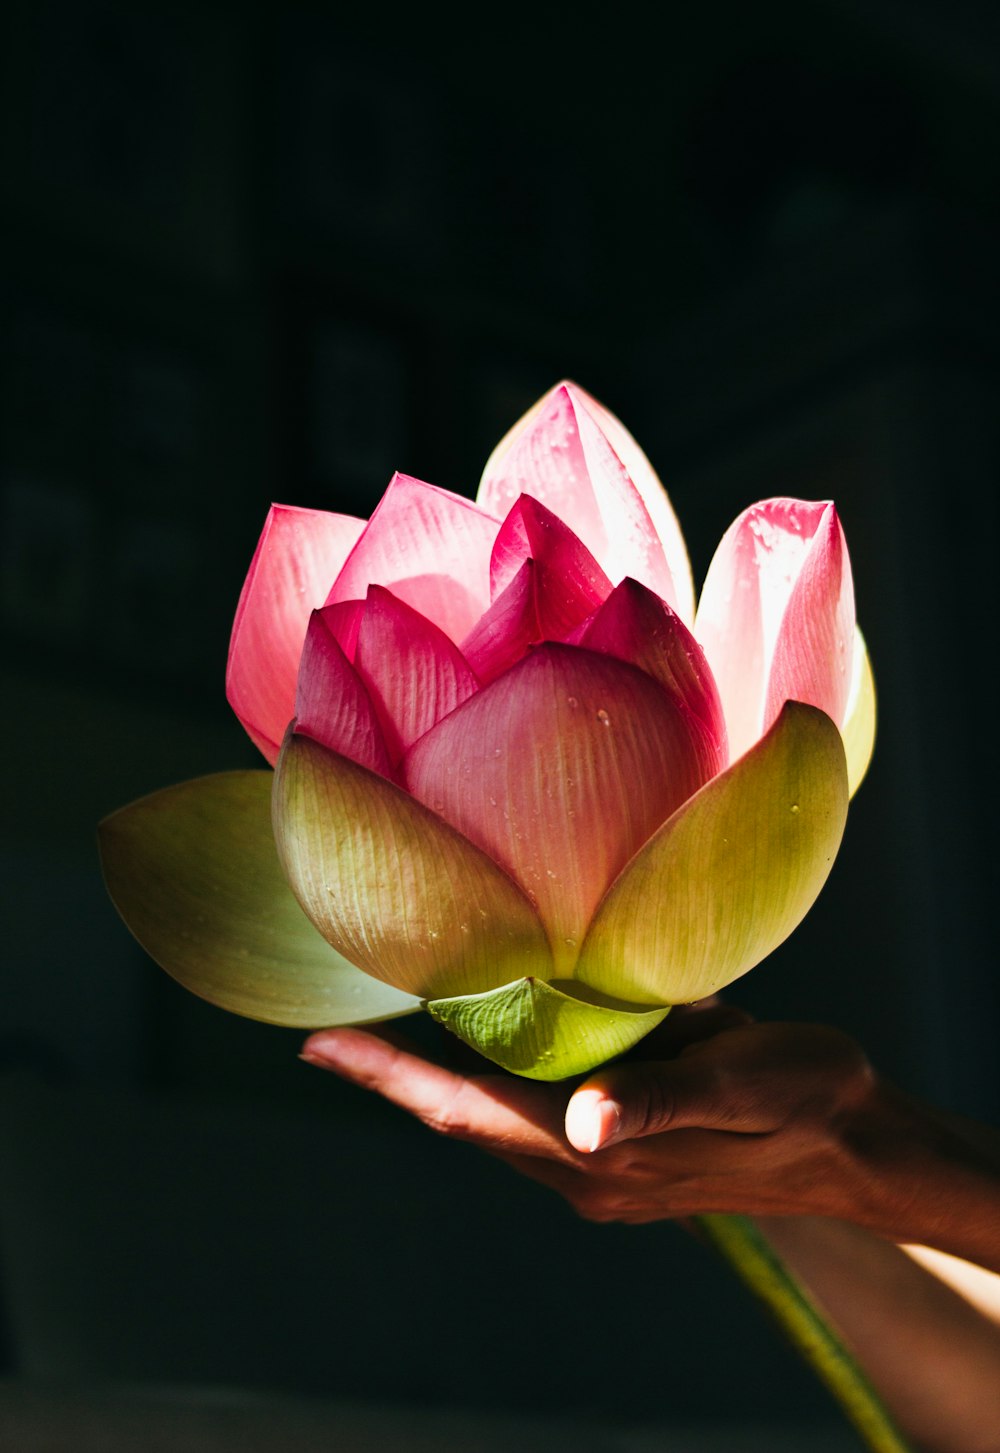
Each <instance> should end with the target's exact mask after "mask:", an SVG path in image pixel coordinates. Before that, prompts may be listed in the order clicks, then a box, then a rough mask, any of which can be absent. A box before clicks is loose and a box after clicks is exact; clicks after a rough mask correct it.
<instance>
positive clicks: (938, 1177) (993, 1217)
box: [822, 1086, 1000, 1273]
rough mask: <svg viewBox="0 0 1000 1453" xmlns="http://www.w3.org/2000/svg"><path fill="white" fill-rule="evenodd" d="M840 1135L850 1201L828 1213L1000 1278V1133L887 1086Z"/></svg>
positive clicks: (849, 1120) (852, 1117)
mask: <svg viewBox="0 0 1000 1453" xmlns="http://www.w3.org/2000/svg"><path fill="white" fill-rule="evenodd" d="M836 1134H837V1136H838V1141H839V1146H840V1150H841V1153H842V1154H843V1156H844V1157H845V1162H846V1164H847V1166H848V1173H847V1176H846V1178H845V1183H844V1190H845V1191H846V1195H847V1197H848V1200H847V1203H846V1205H845V1207H844V1208H841V1207H839V1206H837V1205H831V1206H830V1207H823V1208H822V1209H823V1210H824V1211H827V1210H829V1212H830V1214H833V1215H836V1216H838V1217H841V1218H842V1219H845V1220H850V1221H853V1222H855V1223H857V1224H859V1225H862V1226H865V1227H866V1228H867V1229H869V1230H871V1231H874V1232H875V1233H876V1234H877V1235H879V1236H883V1237H886V1238H887V1239H888V1240H890V1241H895V1242H915V1243H918V1244H920V1245H924V1246H932V1247H936V1248H937V1249H938V1250H940V1251H946V1252H949V1253H950V1254H952V1255H954V1256H958V1257H961V1258H962V1259H963V1260H965V1261H970V1262H973V1263H975V1264H976V1265H978V1266H981V1267H986V1268H988V1269H990V1270H991V1271H994V1272H998V1273H1000V1135H997V1133H996V1132H995V1131H992V1130H989V1129H987V1128H986V1127H985V1126H983V1125H979V1124H975V1123H973V1122H970V1121H966V1120H963V1119H962V1118H961V1117H959V1116H954V1115H949V1114H947V1113H946V1112H944V1111H941V1110H938V1109H936V1108H933V1107H931V1106H928V1105H924V1104H922V1103H921V1102H920V1101H918V1100H915V1099H913V1098H911V1097H910V1096H907V1095H904V1094H902V1093H901V1092H900V1091H898V1090H895V1089H894V1088H893V1087H886V1086H879V1087H878V1088H877V1090H876V1091H875V1093H874V1094H873V1097H872V1101H871V1102H870V1103H868V1104H866V1105H864V1106H861V1107H859V1109H858V1111H857V1113H856V1114H853V1115H847V1116H845V1117H842V1119H841V1121H840V1123H839V1124H838V1126H837V1130H836Z"/></svg>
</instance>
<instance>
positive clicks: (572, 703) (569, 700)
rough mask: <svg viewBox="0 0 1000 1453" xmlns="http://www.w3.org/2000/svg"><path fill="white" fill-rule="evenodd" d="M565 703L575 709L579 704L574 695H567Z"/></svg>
mask: <svg viewBox="0 0 1000 1453" xmlns="http://www.w3.org/2000/svg"><path fill="white" fill-rule="evenodd" d="M566 705H567V706H569V707H572V708H574V709H575V708H576V707H578V706H579V705H580V703H579V702H578V701H577V699H576V697H575V696H567V698H566Z"/></svg>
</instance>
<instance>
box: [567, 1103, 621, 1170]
mask: <svg viewBox="0 0 1000 1453" xmlns="http://www.w3.org/2000/svg"><path fill="white" fill-rule="evenodd" d="M621 1122H622V1112H621V1106H620V1105H619V1104H617V1102H616V1101H614V1100H609V1099H608V1097H607V1096H606V1095H605V1094H604V1092H603V1091H602V1090H586V1089H584V1090H577V1092H576V1094H575V1095H574V1096H573V1098H572V1099H571V1100H570V1102H569V1104H568V1105H567V1107H566V1139H567V1140H568V1141H569V1143H570V1145H572V1146H573V1147H574V1148H575V1149H576V1150H582V1151H584V1152H586V1153H587V1154H593V1152H594V1151H595V1150H603V1148H604V1147H605V1146H607V1145H611V1144H613V1143H614V1141H615V1140H617V1138H618V1134H619V1132H620V1130H621Z"/></svg>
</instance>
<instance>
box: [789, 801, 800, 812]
mask: <svg viewBox="0 0 1000 1453" xmlns="http://www.w3.org/2000/svg"><path fill="white" fill-rule="evenodd" d="M791 810H792V812H798V810H799V804H798V803H797V802H793V803H792V808H791Z"/></svg>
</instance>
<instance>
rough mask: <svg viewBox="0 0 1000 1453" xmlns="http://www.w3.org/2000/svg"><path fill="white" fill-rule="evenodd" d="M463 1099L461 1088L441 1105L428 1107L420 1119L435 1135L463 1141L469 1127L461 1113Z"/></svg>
mask: <svg viewBox="0 0 1000 1453" xmlns="http://www.w3.org/2000/svg"><path fill="white" fill-rule="evenodd" d="M461 1099H462V1090H461V1088H459V1089H457V1090H455V1092H454V1094H452V1095H451V1096H450V1097H449V1099H447V1100H445V1101H443V1102H442V1103H441V1104H439V1105H431V1106H428V1107H427V1108H426V1109H425V1110H424V1111H423V1113H422V1114H421V1116H420V1118H421V1120H422V1121H423V1122H424V1124H425V1125H426V1126H427V1127H428V1129H430V1130H433V1131H434V1133H435V1135H444V1136H447V1137H448V1138H449V1139H451V1140H462V1139H464V1138H465V1137H466V1136H467V1135H468V1133H469V1127H468V1125H467V1123H466V1121H465V1117H464V1116H463V1115H462V1112H461Z"/></svg>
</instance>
